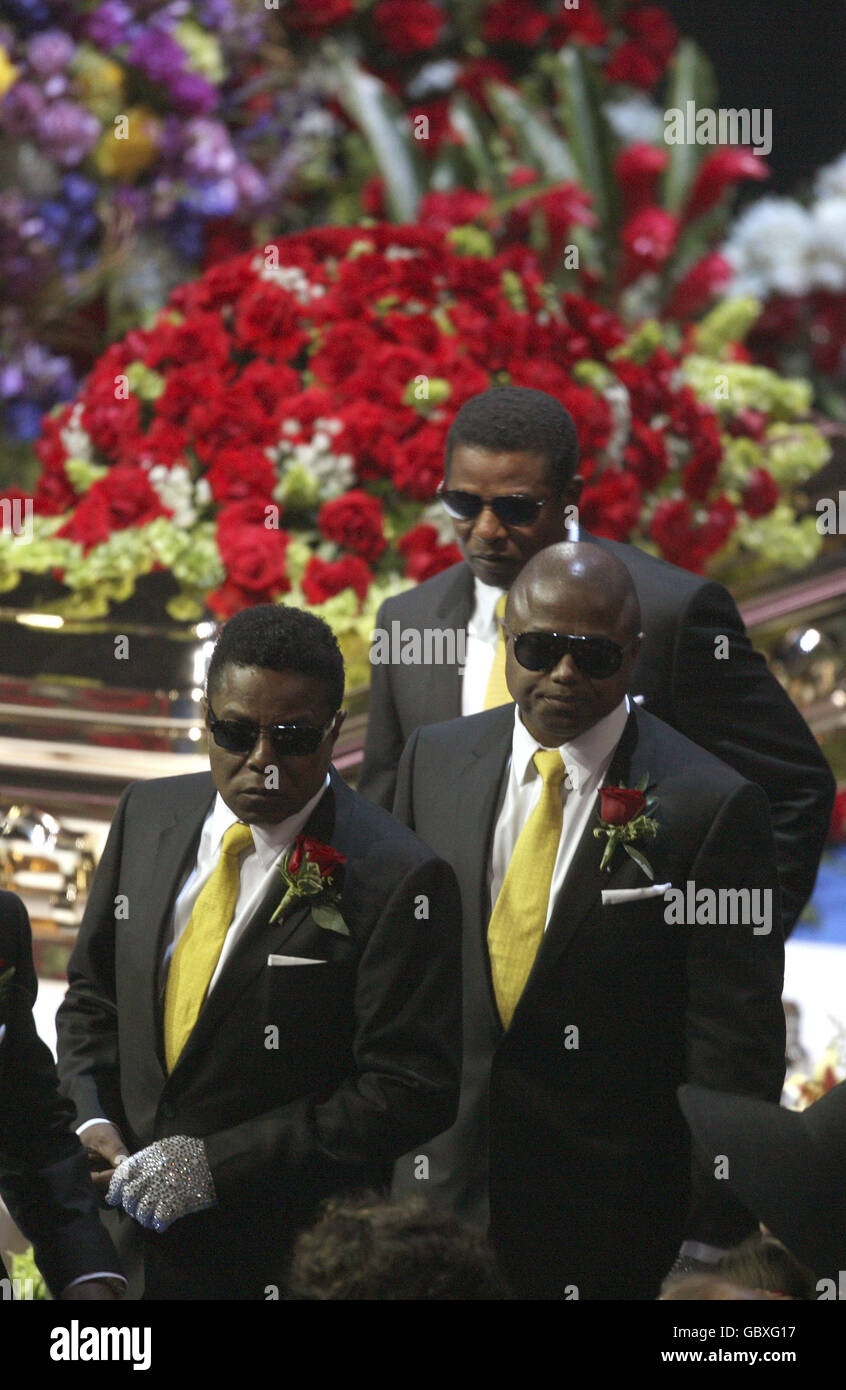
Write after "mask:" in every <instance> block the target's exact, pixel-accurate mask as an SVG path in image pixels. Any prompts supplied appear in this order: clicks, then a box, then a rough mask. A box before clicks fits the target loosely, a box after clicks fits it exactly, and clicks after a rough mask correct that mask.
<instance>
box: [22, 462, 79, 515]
mask: <svg viewBox="0 0 846 1390" xmlns="http://www.w3.org/2000/svg"><path fill="white" fill-rule="evenodd" d="M76 501H77V496H76V493H75V492H74V490H73V488H72V487H71V485H70V483H69V482H68V480H67V478H66V477H65V474H64V471H62V472H61V473H59V472H51V473H42V474H41V477H40V478H39V479H38V482H37V483H36V485H35V492H34V494H33V499H32V508H33V511H34V512H36V513H37V514H38V515H39V516H61V515H62V512H66V511H69V510H70V508H71V507H72V506H73V505H74V503H75V502H76Z"/></svg>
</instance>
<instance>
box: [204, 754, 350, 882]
mask: <svg viewBox="0 0 846 1390" xmlns="http://www.w3.org/2000/svg"><path fill="white" fill-rule="evenodd" d="M328 786H329V773H328V772H327V774H326V780H325V781H324V782H322V783H321V785H320V787H318V789H317V791H316V792H315V793H314V796H313V797H312V798H311V800H310V801H307V802H306V804H305V806H301V807H300V809H299V811H295V812H294V814H293V815H292V816H288V817H287V818H286V819H285V820H283V821H280V822H279V824H278V825H271V824H263V825H251V826H250V829H251V830H252V832H253V844H254V845H255V848H256V854H257V855H258V858H259V863H260V864H261V866H262V868H263V869H269V868H270V867H271V866H272V865H273V864H275V863H276V860H277V859H278V858H279V856H280V854H281V853H282V851H283V850H285V849H287V847H288V845H290V844H292V843H293V841H294V840H295V839H296V838H297V836H298V835H299V833H300V831H301V830H302V829H303V826H304V825H305V823H306V821H307V820H308V818H309V816H310V815H311V813H312V811H313V810H314V808H315V806H316V805H317V803H318V801H319V800H320V798H321V797H322V796H323V793H324V792H325V791H326V788H327V787H328ZM237 819H238V817H237V816H236V814H235V812H234V811H232V810H230V808H229V807H228V806H227V804H226V802H225V801H224V800H223V797H222V796H221V795H220V792H218V794H217V796H216V797H215V803H214V810H213V812H212V826H211V844H210V846H209V848H210V850H211V852H212V853H213V854H214V855H217V854H219V853H220V846H221V842H222V840H223V836H224V835H225V833H226V831H227V830H228V829H229V827H230V825H234V824H235V822H236V821H237Z"/></svg>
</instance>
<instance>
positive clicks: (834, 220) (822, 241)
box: [810, 193, 846, 291]
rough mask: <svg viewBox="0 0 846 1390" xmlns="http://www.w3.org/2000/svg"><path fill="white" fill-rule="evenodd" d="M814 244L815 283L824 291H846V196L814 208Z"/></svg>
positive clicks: (828, 199)
mask: <svg viewBox="0 0 846 1390" xmlns="http://www.w3.org/2000/svg"><path fill="white" fill-rule="evenodd" d="M812 215H813V222H814V241H813V245H812V247H811V255H810V275H811V282H812V284H813V285H814V286H815V287H816V288H817V289H821V290H834V291H840V290H844V289H846V193H845V194H844V195H841V196H840V197H832V198H824V199H823V200H822V201H821V202H819V203H817V205H816V207H814V208H813V209H812Z"/></svg>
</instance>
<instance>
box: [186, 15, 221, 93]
mask: <svg viewBox="0 0 846 1390" xmlns="http://www.w3.org/2000/svg"><path fill="white" fill-rule="evenodd" d="M173 32H174V38H175V39H177V41H178V42H179V43H181V45H182V47H183V48H184V49H185V52H186V54H187V55H188V67H189V68H190V70H191V72H196V73H198V74H199V75H200V77H204V78H205V79H206V81H207V82H211V83H213V84H214V86H215V87H218V86H220V83H221V82H222V81H223V79H224V77H225V76H226V65H225V63H224V61H223V55H222V53H221V51H220V45H219V43H218V41H217V39H216V38H215V36H214V35H213V34H207V33H205V31H204V30H203V29H201V28H200V26H199V24H195V23H194V21H193V20H191V19H185V20H183V21H182V23H181V24H177V26H176V28H175V29H174V31H173Z"/></svg>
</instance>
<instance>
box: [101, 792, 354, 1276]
mask: <svg viewBox="0 0 846 1390" xmlns="http://www.w3.org/2000/svg"><path fill="white" fill-rule="evenodd" d="M328 786H329V774H328V772H327V774H326V780H325V781H324V782H323V783H322V784H321V786H320V787H319V788H318V790H317V791H316V792H315V794H314V796H313V797H312V798H311V800H310V801H307V802H306V804H305V806H303V807H301V809H300V810H299V811H297V813H296V814H295V815H293V816H288V818H287V820H283V821H280V822H279V824H278V825H252V826H251V827H250V829H251V830H252V833H253V848H252V849H251V850H250V849H248V850H247V852H246V853H245V854H244V855H242V857H241V882H240V887H239V889H238V897H237V899H236V902H235V912H234V914H233V917H232V922H231V924H230V926H229V930H228V931H227V933H226V936H225V937H224V939H223V946H222V947H221V951H220V955H219V957H218V961H217V966H216V967H215V971H214V974H213V975H212V977H211V980H210V981H209V987H208V991H207V993H208V994H211V992H212V990H213V989H214V987H215V985H216V984H217V981H218V979H219V978H220V972H221V970H222V969H223V967H224V965H225V964H226V961H227V959H228V958H229V956H230V955H231V954H232V950H233V948H234V946H235V943H236V941H237V940H238V938H239V937H240V936H241V934H242V932H243V931H244V928H245V927H246V925H247V923H248V922H249V920H250V918H251V917H252V915H253V913H254V912H255V911H256V909H257V907H258V906H259V904H260V903H261V901H262V899H263V898H264V896H265V894H266V893H267V892H268V890H269V888H270V886H271V882H272V880H273V878H274V876H275V874H276V867H277V865H278V864H279V863H280V861H281V859H282V856H283V854H284V853H285V851H286V850H287V849H288V848H289V847H290V846H291V845H292V844H293V843H294V840H295V839H296V838H297V836H298V835H299V834H300V832H301V830H302V829H303V826H304V825H305V823H306V821H307V820H308V818H309V816H310V815H311V813H312V811H313V810H314V808H315V806H316V805H317V803H318V801H319V800H320V798H321V797H322V795H323V793H324V792H325V790H326V788H327V787H328ZM237 819H238V817H237V816H236V815H235V812H234V811H231V810H230V809H229V807H228V806H227V804H226V802H225V801H224V800H223V798H222V797H221V795H220V792H218V794H217V796H216V797H215V799H214V804H213V805H212V808H211V810H210V811H209V813H208V815H207V816H206V818H205V820H204V821H203V829H202V831H201V833H200V845H199V849H198V850H197V860H196V863H195V865H194V868H193V869H192V870H191V873H190V874H189V876H188V878H187V879H186V880H185V883H184V885H183V887H182V889H181V890H180V892H179V894H178V896H177V898H176V902H175V903H174V905H173V912H172V914H171V922H170V938H169V943H168V946H167V950H166V951H165V954H164V958H163V960H162V965H161V972H160V976H159V987H160V989H162V990H163V989H164V987H165V984H166V982H167V971H168V968H169V966H170V961H171V957H172V955H173V952H174V948H175V946H176V943H177V942H178V941H179V938H180V937H181V935H182V933H183V932H184V930H185V928H186V927H187V925H188V922H189V920H190V917H191V913H192V912H193V910H194V904H195V902H196V901H197V898H198V897H199V896H200V892H201V890H202V888H203V887H204V885H205V883H206V882H207V880H208V879H209V877H210V876H211V874H212V872H213V870H214V869H215V867H216V866H217V862H218V859H219V858H220V849H221V845H222V843H223V836H224V835H225V833H226V831H227V830H228V829H229V827H230V825H234V824H235V822H236V821H237ZM112 1123H113V1121H111V1120H106V1119H104V1118H103V1116H97V1117H96V1118H95V1119H92V1120H86V1121H85V1123H84V1124H82V1125H80V1126H79V1128H78V1129H77V1131H76V1132H77V1134H80V1135H81V1134H82V1133H83V1132H84V1131H85V1130H86V1129H87V1128H88V1126H89V1125H106V1124H112ZM89 1277H91V1276H89Z"/></svg>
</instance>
